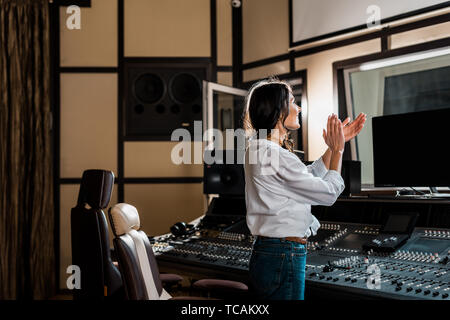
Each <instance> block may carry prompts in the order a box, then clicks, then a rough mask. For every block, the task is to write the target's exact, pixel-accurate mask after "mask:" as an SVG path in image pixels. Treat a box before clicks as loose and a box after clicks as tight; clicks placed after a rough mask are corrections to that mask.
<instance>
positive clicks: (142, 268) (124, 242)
mask: <svg viewBox="0 0 450 320" xmlns="http://www.w3.org/2000/svg"><path fill="white" fill-rule="evenodd" d="M109 219H110V223H111V227H112V229H113V233H114V236H115V239H114V240H113V242H114V248H115V251H116V254H117V258H118V262H119V268H120V271H121V274H122V279H123V282H124V288H125V293H126V296H127V298H128V299H130V300H162V299H171V298H172V297H171V296H170V295H169V294H168V293H167V292H166V291H165V290H164V289H163V288H162V285H161V277H160V273H159V269H158V265H157V262H156V258H155V255H154V253H153V249H152V247H151V245H150V241H149V240H148V237H147V235H146V234H145V232H143V231H140V220H139V213H138V211H137V209H136V208H135V207H134V206H132V205H130V204H126V203H119V204H116V205H115V206H113V207H112V208H110V209H109ZM193 287H194V288H196V289H198V290H201V291H203V292H206V293H208V297H213V298H215V297H216V295H215V294H212V293H217V292H219V293H220V294H219V295H218V297H221V296H222V294H223V293H226V294H233V293H234V294H241V293H243V292H245V291H248V288H247V286H246V285H245V284H243V283H240V282H236V281H228V280H218V279H203V280H199V281H197V282H195V283H194V284H193ZM234 297H235V296H234ZM173 299H177V300H188V299H192V300H199V299H200V300H201V299H203V297H194V296H191V297H174V298H173Z"/></svg>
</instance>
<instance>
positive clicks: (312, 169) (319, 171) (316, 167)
mask: <svg viewBox="0 0 450 320" xmlns="http://www.w3.org/2000/svg"><path fill="white" fill-rule="evenodd" d="M306 168H307V169H308V172H309V173H312V174H313V175H314V176H315V177H319V178H323V177H324V176H325V175H326V174H327V172H328V169H327V167H325V164H324V162H323V159H322V157H320V158H319V159H317V160H316V161H314V162H313V163H312V164H310V165H309V166H306Z"/></svg>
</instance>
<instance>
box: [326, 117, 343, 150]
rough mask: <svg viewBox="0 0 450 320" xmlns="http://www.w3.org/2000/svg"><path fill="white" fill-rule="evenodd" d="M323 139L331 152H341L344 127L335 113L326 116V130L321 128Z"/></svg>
mask: <svg viewBox="0 0 450 320" xmlns="http://www.w3.org/2000/svg"><path fill="white" fill-rule="evenodd" d="M323 139H324V140H325V143H326V144H327V146H328V147H329V148H330V150H331V151H332V152H342V151H343V150H344V147H345V136H344V129H343V125H342V122H341V120H339V119H338V117H337V115H335V114H332V115H331V116H329V117H328V122H327V130H325V129H323Z"/></svg>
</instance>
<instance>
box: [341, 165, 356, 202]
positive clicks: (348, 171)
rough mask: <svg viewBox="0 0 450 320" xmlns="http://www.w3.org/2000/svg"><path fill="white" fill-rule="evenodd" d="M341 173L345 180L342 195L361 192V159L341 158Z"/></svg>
mask: <svg viewBox="0 0 450 320" xmlns="http://www.w3.org/2000/svg"><path fill="white" fill-rule="evenodd" d="M341 175H342V178H343V179H344V182H345V189H344V191H343V192H342V195H346V196H349V195H351V194H358V193H361V161H355V160H343V161H342V172H341Z"/></svg>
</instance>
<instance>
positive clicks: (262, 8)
mask: <svg viewBox="0 0 450 320" xmlns="http://www.w3.org/2000/svg"><path fill="white" fill-rule="evenodd" d="M242 38H243V41H242V45H243V62H244V63H248V62H252V61H256V60H261V59H265V58H270V57H273V56H276V55H280V54H285V53H287V52H288V48H289V2H288V0H276V1H274V0H245V1H242Z"/></svg>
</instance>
